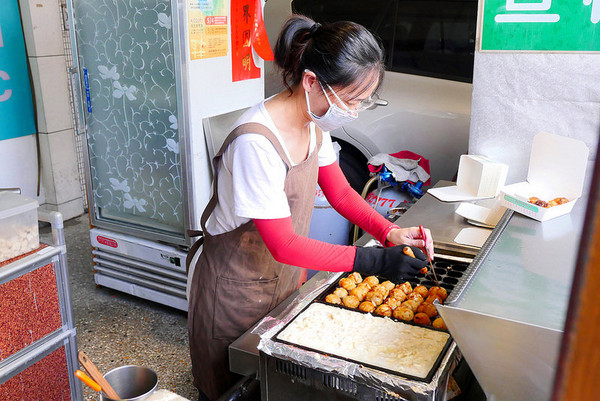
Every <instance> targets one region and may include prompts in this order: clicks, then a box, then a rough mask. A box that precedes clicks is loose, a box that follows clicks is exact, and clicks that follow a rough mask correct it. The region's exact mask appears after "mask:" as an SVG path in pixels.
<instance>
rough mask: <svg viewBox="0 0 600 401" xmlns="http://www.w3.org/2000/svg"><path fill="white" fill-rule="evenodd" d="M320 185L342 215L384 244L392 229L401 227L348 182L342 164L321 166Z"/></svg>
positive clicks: (332, 204) (335, 163)
mask: <svg viewBox="0 0 600 401" xmlns="http://www.w3.org/2000/svg"><path fill="white" fill-rule="evenodd" d="M319 186H320V187H321V189H322V190H323V193H324V194H325V197H326V198H327V200H328V201H329V203H330V204H331V206H333V208H334V209H335V210H337V211H338V212H339V213H340V214H341V215H342V216H344V217H345V218H346V219H348V220H350V221H351V222H352V223H354V224H356V225H357V226H359V227H360V228H362V229H363V230H365V231H367V232H368V233H369V234H371V235H372V236H373V237H375V238H376V239H377V240H378V241H379V242H381V243H382V244H384V246H388V245H393V244H391V243H386V238H387V235H388V233H389V232H390V230H392V229H393V228H399V227H398V226H397V225H395V224H393V223H391V222H389V221H388V220H386V219H385V217H383V216H382V215H380V214H379V213H377V212H376V211H375V209H373V208H372V207H371V206H370V205H369V204H368V203H367V202H366V201H365V200H364V199H363V198H362V197H361V196H360V195H359V194H358V193H357V192H356V191H355V190H354V189H352V187H351V186H350V184H349V183H348V180H347V179H346V177H345V176H344V173H343V172H342V169H341V168H340V165H339V164H338V163H337V162H334V163H332V164H330V165H328V166H323V167H319Z"/></svg>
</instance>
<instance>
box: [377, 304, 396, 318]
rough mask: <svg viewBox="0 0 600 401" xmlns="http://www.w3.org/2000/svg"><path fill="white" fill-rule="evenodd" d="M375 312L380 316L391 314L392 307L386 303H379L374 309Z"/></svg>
mask: <svg viewBox="0 0 600 401" xmlns="http://www.w3.org/2000/svg"><path fill="white" fill-rule="evenodd" d="M375 313H376V314H378V315H381V316H388V317H389V316H392V308H390V307H389V306H388V305H385V304H383V305H379V306H378V307H377V309H375Z"/></svg>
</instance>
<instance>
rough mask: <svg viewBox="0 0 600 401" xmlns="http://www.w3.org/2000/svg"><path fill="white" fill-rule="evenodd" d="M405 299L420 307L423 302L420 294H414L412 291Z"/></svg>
mask: <svg viewBox="0 0 600 401" xmlns="http://www.w3.org/2000/svg"><path fill="white" fill-rule="evenodd" d="M407 297H408V299H412V300H413V301H415V302H417V303H418V304H419V305H421V304H422V303H423V301H424V299H423V297H422V296H421V294H419V293H417V292H414V291H413V292H411V293H410V294H408V295H407Z"/></svg>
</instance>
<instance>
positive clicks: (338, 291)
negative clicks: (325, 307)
mask: <svg viewBox="0 0 600 401" xmlns="http://www.w3.org/2000/svg"><path fill="white" fill-rule="evenodd" d="M333 293H334V294H335V295H337V296H338V297H340V299H342V298H344V297H347V296H348V291H346V289H345V288H342V287H338V288H336V289H335V291H333Z"/></svg>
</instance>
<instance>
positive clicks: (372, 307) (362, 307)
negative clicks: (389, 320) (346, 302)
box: [358, 301, 375, 313]
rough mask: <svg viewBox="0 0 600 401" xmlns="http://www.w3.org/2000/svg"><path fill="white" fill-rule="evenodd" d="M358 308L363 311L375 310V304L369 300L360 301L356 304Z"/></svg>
mask: <svg viewBox="0 0 600 401" xmlns="http://www.w3.org/2000/svg"><path fill="white" fill-rule="evenodd" d="M358 309H360V310H361V311H363V312H369V313H371V312H373V311H375V305H373V302H371V301H364V302H361V303H360V305H358Z"/></svg>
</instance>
